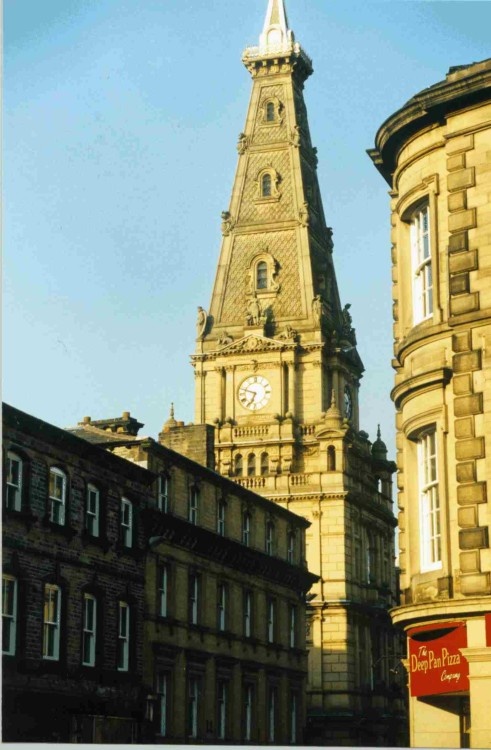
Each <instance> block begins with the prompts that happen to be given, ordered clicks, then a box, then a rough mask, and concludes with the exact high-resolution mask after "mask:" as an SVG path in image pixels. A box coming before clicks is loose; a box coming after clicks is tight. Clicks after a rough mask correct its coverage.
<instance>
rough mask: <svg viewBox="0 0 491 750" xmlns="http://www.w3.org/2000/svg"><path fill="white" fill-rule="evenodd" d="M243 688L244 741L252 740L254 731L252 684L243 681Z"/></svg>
mask: <svg viewBox="0 0 491 750" xmlns="http://www.w3.org/2000/svg"><path fill="white" fill-rule="evenodd" d="M243 690H244V703H243V707H244V741H245V742H252V737H253V731H254V685H253V684H252V683H250V682H248V683H245V684H244V686H243Z"/></svg>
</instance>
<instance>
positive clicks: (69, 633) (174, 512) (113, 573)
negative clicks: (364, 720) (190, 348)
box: [2, 406, 316, 744]
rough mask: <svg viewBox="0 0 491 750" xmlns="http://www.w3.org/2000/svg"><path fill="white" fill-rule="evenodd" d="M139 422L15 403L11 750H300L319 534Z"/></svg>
mask: <svg viewBox="0 0 491 750" xmlns="http://www.w3.org/2000/svg"><path fill="white" fill-rule="evenodd" d="M141 426H142V425H141V424H140V423H139V422H138V421H137V420H136V419H134V418H132V417H131V415H130V414H129V413H128V412H124V413H123V416H122V417H120V418H117V419H108V420H98V421H96V422H93V421H92V420H91V419H90V418H88V417H86V418H85V419H84V420H83V422H81V423H80V424H79V425H77V427H76V428H73V429H71V430H69V431H66V430H61V429H58V428H56V427H54V426H52V425H49V424H47V423H45V422H42V421H41V420H38V419H35V418H34V417H31V416H29V415H26V414H24V413H22V412H20V411H18V410H16V409H13V408H12V407H9V406H5V407H4V461H5V473H4V476H5V481H6V485H5V492H4V498H5V502H4V527H3V555H4V567H3V610H2V619H3V665H4V666H3V711H4V713H3V739H4V740H10V741H18V740H24V741H38V742H41V741H44V742H56V741H64V742H112V743H121V742H124V743H131V742H135V741H136V742H145V743H157V744H158V743H169V742H175V743H187V742H191V743H196V742H210V743H217V742H233V743H240V742H252V743H259V742H264V743H266V742H270V743H275V744H301V743H302V742H303V736H304V726H305V683H306V675H307V652H306V647H305V599H306V595H307V592H308V590H309V588H310V586H311V585H312V583H313V581H315V580H316V576H313V575H311V574H309V572H308V571H307V568H306V563H305V529H306V528H307V526H308V522H307V521H305V520H304V519H303V518H299V517H297V516H296V515H294V514H293V513H290V512H289V511H287V510H285V509H283V508H281V507H278V506H276V505H274V504H273V503H270V502H269V501H267V500H265V499H264V498H262V497H259V496H258V495H255V494H254V493H252V492H250V491H249V490H247V489H244V488H242V487H239V486H237V485H236V484H235V483H234V482H231V481H230V480H227V479H225V478H224V477H221V476H220V475H218V474H216V473H215V472H214V471H211V470H209V469H207V468H205V467H203V466H202V465H201V464H198V463H196V462H194V461H192V460H190V459H188V458H185V457H183V456H181V455H179V454H177V453H175V452H174V451H172V450H170V449H168V448H166V447H165V446H163V445H160V444H159V443H157V442H155V441H153V440H151V439H150V438H142V439H139V438H138V430H139V428H140V427H141ZM166 429H167V428H166ZM197 433H198V434H201V433H203V431H202V430H200V429H198V431H197ZM193 434H194V433H193ZM191 442H193V441H191ZM203 455H204V454H203Z"/></svg>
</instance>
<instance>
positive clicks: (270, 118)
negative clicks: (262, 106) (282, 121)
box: [266, 102, 276, 122]
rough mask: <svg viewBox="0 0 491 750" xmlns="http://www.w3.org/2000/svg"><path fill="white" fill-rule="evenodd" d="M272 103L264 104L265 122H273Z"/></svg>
mask: <svg viewBox="0 0 491 750" xmlns="http://www.w3.org/2000/svg"><path fill="white" fill-rule="evenodd" d="M275 119H276V118H275V111H274V102H268V103H267V104H266V122H274V121H275Z"/></svg>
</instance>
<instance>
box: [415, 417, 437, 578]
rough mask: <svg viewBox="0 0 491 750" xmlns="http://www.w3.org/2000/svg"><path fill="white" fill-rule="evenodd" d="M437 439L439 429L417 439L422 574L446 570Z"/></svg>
mask: <svg viewBox="0 0 491 750" xmlns="http://www.w3.org/2000/svg"><path fill="white" fill-rule="evenodd" d="M437 438H438V435H437V430H436V428H431V429H427V430H424V431H422V432H420V433H419V435H418V438H417V454H418V496H419V523H420V535H419V537H420V567H421V572H429V571H434V570H440V569H441V568H442V566H443V550H442V543H443V535H442V507H441V502H440V479H439V471H438V439H437ZM428 445H429V452H428ZM432 471H433V477H432V478H431V477H430V476H429V475H430V474H431V473H432Z"/></svg>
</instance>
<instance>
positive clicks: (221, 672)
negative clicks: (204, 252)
mask: <svg viewBox="0 0 491 750" xmlns="http://www.w3.org/2000/svg"><path fill="white" fill-rule="evenodd" d="M164 434H167V433H166V432H165V431H164ZM115 450H116V452H117V453H118V454H119V455H123V456H124V457H125V458H127V459H129V460H131V461H135V462H136V463H138V464H139V465H147V466H148V468H149V469H150V470H151V471H152V472H153V473H155V474H156V475H157V476H158V481H159V483H160V484H159V487H160V495H159V503H160V508H158V507H157V508H148V509H147V510H146V511H145V513H144V514H143V515H144V518H143V522H144V525H145V529H146V534H147V538H148V540H149V549H148V556H147V566H146V617H145V638H144V644H145V645H144V649H145V653H144V681H145V684H146V685H152V686H153V699H152V700H153V706H154V709H153V710H154V715H153V721H154V728H155V734H154V736H153V738H152V741H157V742H158V741H165V740H167V741H169V739H170V740H172V741H175V742H186V741H190V742H199V741H205V742H213V743H220V742H225V743H229V744H230V743H232V744H236V743H239V744H241V743H242V744H247V743H254V744H257V743H268V742H269V743H273V744H278V745H289V744H302V743H303V741H304V727H305V690H306V679H307V652H306V643H305V598H306V594H307V592H308V590H309V589H310V587H311V585H312V583H313V582H314V581H315V580H316V579H317V577H316V576H313V575H311V574H309V573H308V572H307V568H306V563H305V530H306V528H307V527H308V523H307V522H306V521H305V520H304V519H303V518H300V517H298V516H296V515H294V514H293V513H290V512H289V511H287V510H285V509H283V508H281V507H279V506H276V505H274V504H273V503H271V502H269V501H267V500H265V499H264V498H262V497H259V496H258V495H256V494H254V493H252V492H250V491H249V490H247V489H244V488H242V487H240V486H237V485H236V484H235V483H234V482H231V481H230V480H227V479H225V478H224V477H221V476H220V475H219V474H216V473H215V472H213V471H210V470H208V469H206V468H203V467H202V466H200V465H199V464H197V463H195V462H193V461H190V460H189V459H187V458H185V457H184V456H181V455H179V454H176V453H174V452H173V451H171V450H169V449H168V448H166V447H164V446H162V445H159V444H158V443H156V442H154V441H149V440H142V441H134V442H132V443H130V444H128V445H127V446H125V447H124V448H123V447H116V448H115ZM164 508H165V512H162V511H163V510H164ZM178 707H181V710H179V709H178ZM176 709H177V710H176Z"/></svg>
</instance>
